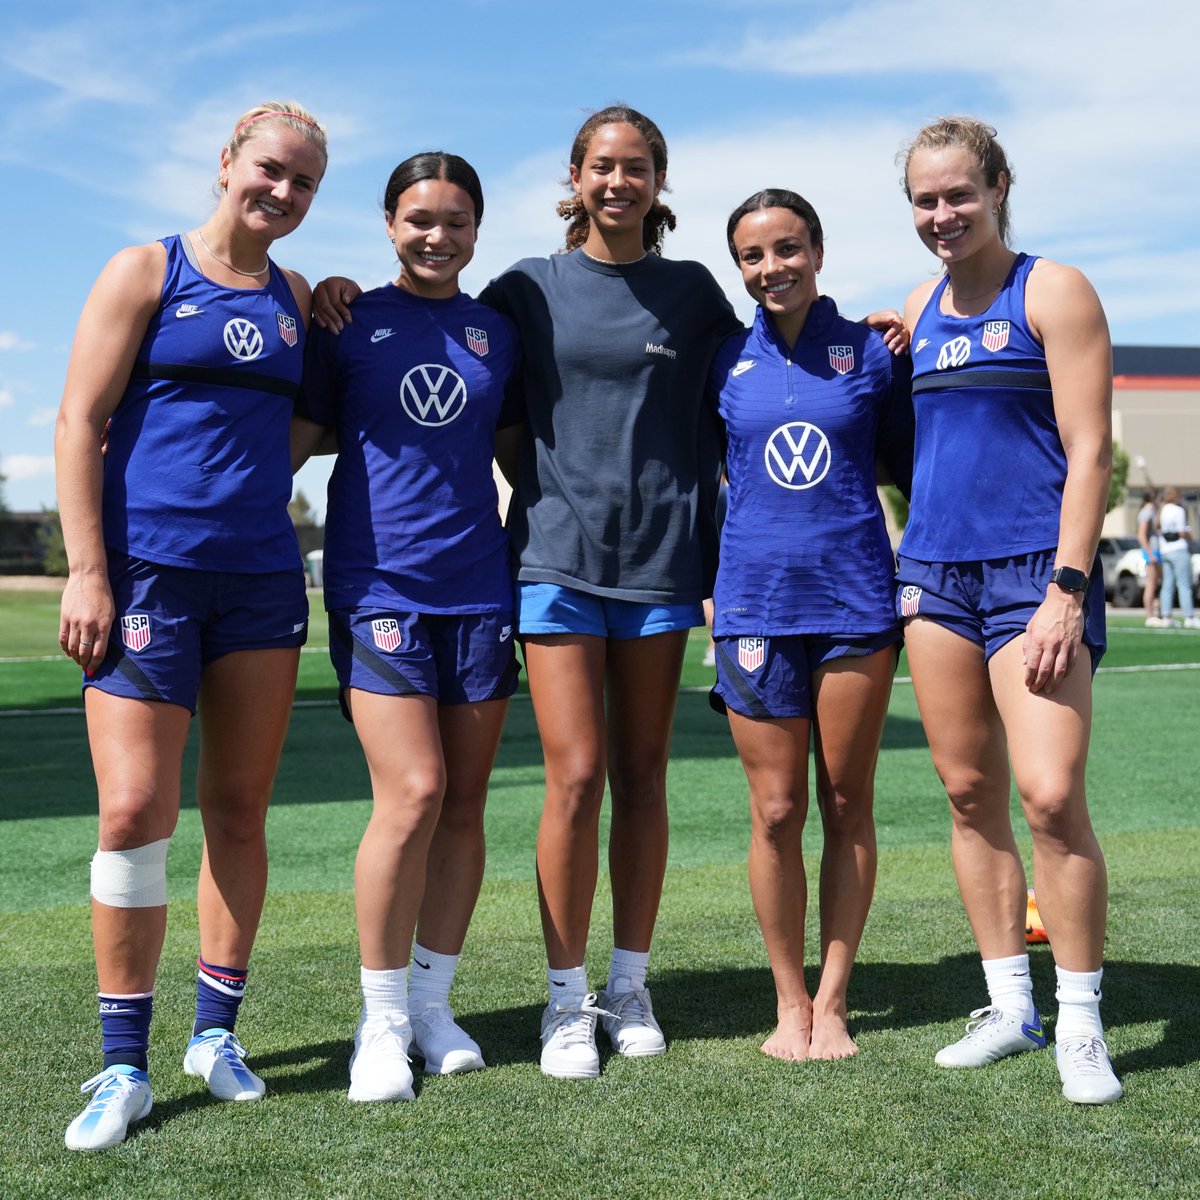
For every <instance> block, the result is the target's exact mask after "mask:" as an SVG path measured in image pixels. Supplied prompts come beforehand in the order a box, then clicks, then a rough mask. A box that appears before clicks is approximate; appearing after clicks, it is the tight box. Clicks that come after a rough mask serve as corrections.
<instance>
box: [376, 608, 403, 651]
mask: <svg viewBox="0 0 1200 1200" xmlns="http://www.w3.org/2000/svg"><path fill="white" fill-rule="evenodd" d="M371 636H372V637H373V638H374V639H375V645H376V646H378V647H379V649H380V650H382V651H384V652H385V653H386V654H391V653H392V651H393V650H396V649H398V648H399V646H400V642H401V640H402V638H403V634H402V633H401V632H400V622H399V621H397V620H396V618H395V617H379V618H377V619H376V620H374V621H372V622H371Z"/></svg>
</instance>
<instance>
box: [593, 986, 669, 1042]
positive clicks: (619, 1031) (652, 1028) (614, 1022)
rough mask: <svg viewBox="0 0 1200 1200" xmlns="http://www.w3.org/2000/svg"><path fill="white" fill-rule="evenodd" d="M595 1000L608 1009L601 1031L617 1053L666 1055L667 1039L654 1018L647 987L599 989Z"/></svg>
mask: <svg viewBox="0 0 1200 1200" xmlns="http://www.w3.org/2000/svg"><path fill="white" fill-rule="evenodd" d="M596 1002H597V1004H599V1006H600V1007H601V1008H603V1009H607V1010H608V1013H607V1015H606V1016H605V1017H604V1018H603V1024H604V1032H605V1033H607V1034H608V1037H609V1041H611V1042H612V1044H613V1049H614V1050H615V1051H616V1052H617V1053H618V1054H624V1055H625V1057H626V1058H649V1057H651V1056H652V1055H655V1054H666V1052H667V1039H666V1038H665V1037H663V1031H662V1029H661V1027H660V1026H659V1024H658V1022H657V1021H656V1020H655V1019H654V1009H653V1007H652V1006H651V1004H650V992H649V989H647V988H644V987H640V988H634V989H633V991H631V992H621V993H619V994H610V993H608V992H601V993H600V995H599V997H598V998H597V1001H596Z"/></svg>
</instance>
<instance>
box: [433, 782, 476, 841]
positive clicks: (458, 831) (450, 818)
mask: <svg viewBox="0 0 1200 1200" xmlns="http://www.w3.org/2000/svg"><path fill="white" fill-rule="evenodd" d="M486 798H487V797H486V792H485V793H484V794H482V795H480V794H475V793H472V794H471V795H469V796H461V795H455V796H452V795H451V794H450V793H449V792H447V793H446V796H445V798H444V799H443V800H442V806H441V811H440V813H439V814H438V823H437V824H438V830H439V832H441V833H447V834H449V835H450V836H451V837H455V838H470V837H480V836H482V834H483V807H484V801H485V799H486Z"/></svg>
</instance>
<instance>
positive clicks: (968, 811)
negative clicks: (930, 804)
mask: <svg viewBox="0 0 1200 1200" xmlns="http://www.w3.org/2000/svg"><path fill="white" fill-rule="evenodd" d="M938 774H939V775H940V776H941V780H942V786H943V787H944V788H945V789H946V796H947V798H948V799H949V801H950V814H951V816H952V817H953V819H954V823H955V824H956V825H959V826H964V827H968V828H973V827H977V826H980V825H985V824H987V822H988V821H989V820H991V819H993V818H994V817H995V814H996V813H997V811H999V812H1000V813H1001V814H1002V815H1003V818H1004V819H1005V820H1007V819H1008V780H1007V779H1005V780H1004V783H1003V787H1000V786H998V785H997V783H996V781H995V780H993V779H991V778H990V777H989V776H988V775H986V774H984V773H983V772H982V771H973V770H962V769H958V770H954V771H939V772H938Z"/></svg>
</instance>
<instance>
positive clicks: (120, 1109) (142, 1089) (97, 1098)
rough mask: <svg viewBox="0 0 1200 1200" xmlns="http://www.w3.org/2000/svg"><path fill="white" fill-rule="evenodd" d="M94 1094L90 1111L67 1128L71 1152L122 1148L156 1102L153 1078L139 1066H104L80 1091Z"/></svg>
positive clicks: (86, 1109) (88, 1109) (87, 1109)
mask: <svg viewBox="0 0 1200 1200" xmlns="http://www.w3.org/2000/svg"><path fill="white" fill-rule="evenodd" d="M79 1090H80V1091H81V1092H94V1094H93V1096H92V1098H91V1100H89V1101H88V1105H87V1108H85V1109H84V1110H83V1112H81V1113H80V1114H79V1116H77V1117H76V1118H75V1120H73V1121H72V1122H71V1124H70V1125H68V1126H67V1136H66V1143H67V1149H68V1150H107V1149H108V1148H109V1147H110V1146H119V1145H120V1144H121V1143H122V1142H123V1141H124V1140H125V1136H126V1134H127V1133H128V1132H129V1126H130V1125H132V1124H133V1122H134V1121H140V1120H141V1119H142V1118H143V1117H145V1116H147V1115H148V1114H149V1112H150V1108H151V1106H152V1105H153V1103H154V1096H153V1095H152V1094H151V1092H150V1077H149V1076H148V1075H147V1074H146V1072H145V1071H139V1070H138V1068H137V1067H125V1066H115V1067H105V1069H104V1070H103V1071H101V1072H100V1074H99V1075H94V1076H93V1077H92V1078H91V1079H89V1080H88V1081H87V1083H85V1084H84V1085H83V1086H82V1087H81V1088H80V1089H79Z"/></svg>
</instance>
